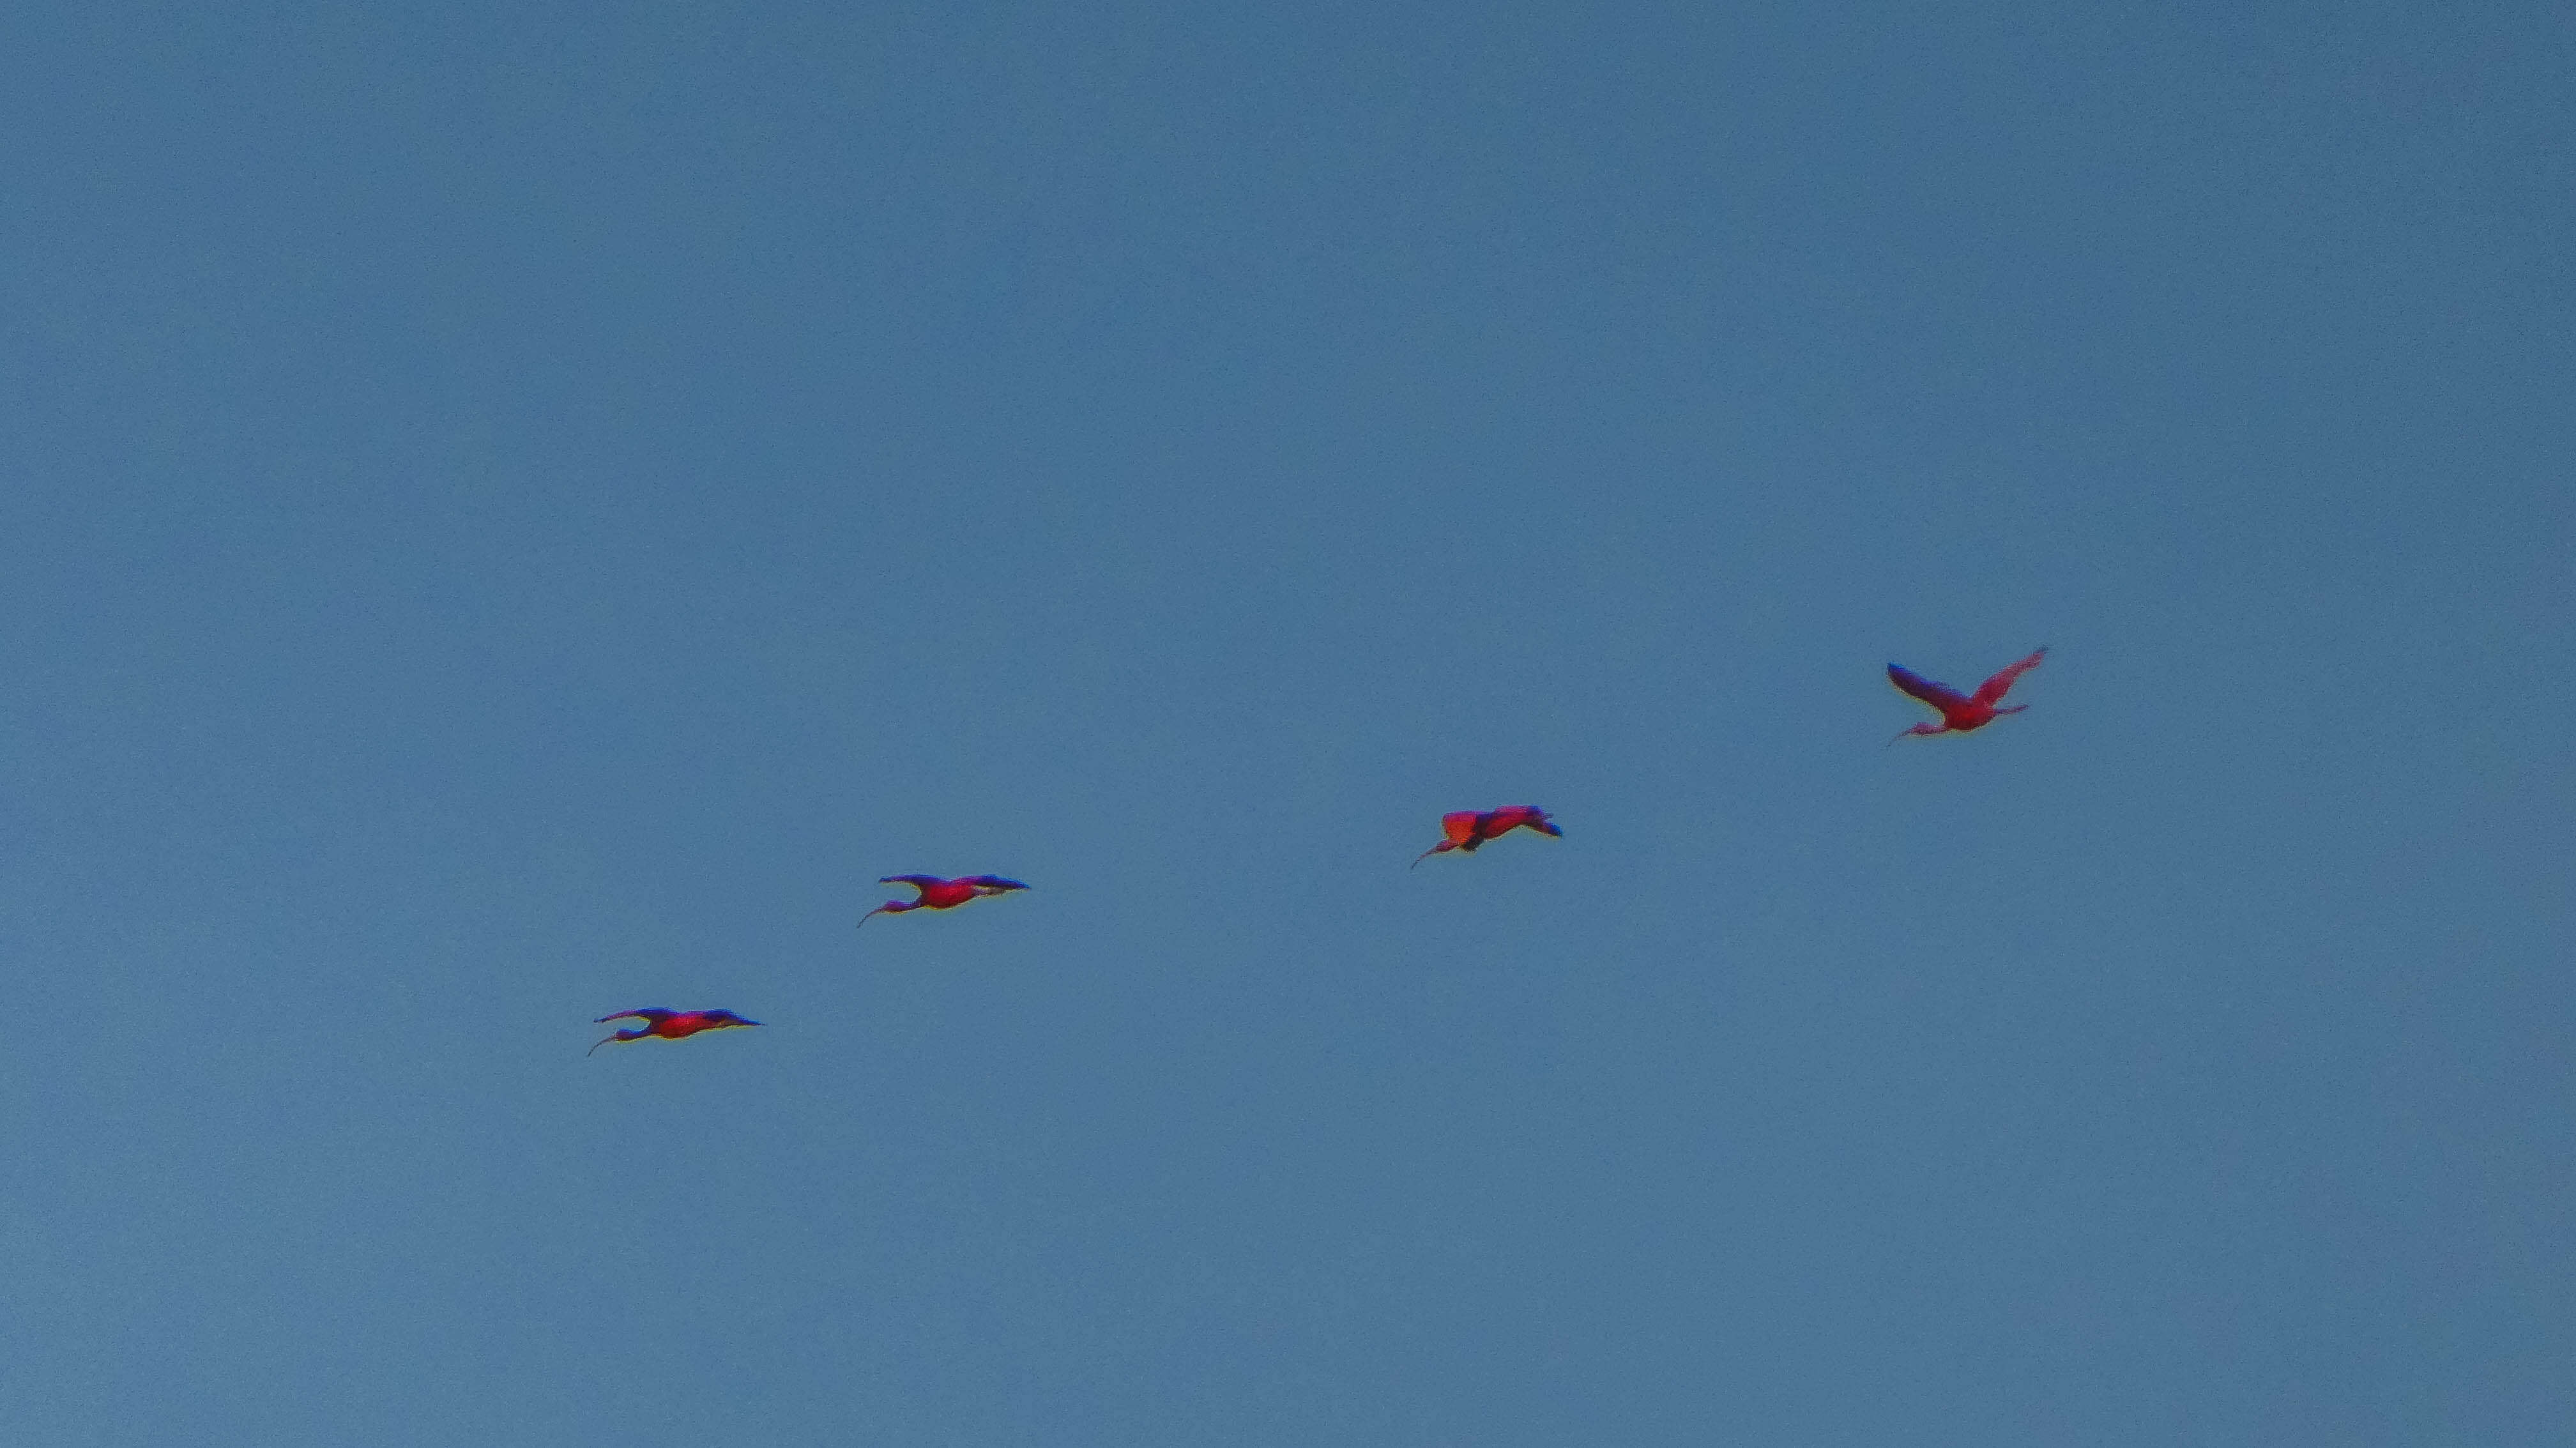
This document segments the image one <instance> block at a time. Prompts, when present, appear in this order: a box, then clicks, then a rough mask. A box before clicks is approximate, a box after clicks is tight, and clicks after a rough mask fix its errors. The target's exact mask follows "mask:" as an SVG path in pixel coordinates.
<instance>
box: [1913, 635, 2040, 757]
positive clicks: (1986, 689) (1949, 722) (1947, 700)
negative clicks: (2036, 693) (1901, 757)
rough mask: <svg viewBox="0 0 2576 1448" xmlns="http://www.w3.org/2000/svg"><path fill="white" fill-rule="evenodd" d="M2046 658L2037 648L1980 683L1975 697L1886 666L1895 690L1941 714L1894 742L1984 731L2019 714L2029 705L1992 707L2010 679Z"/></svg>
mask: <svg viewBox="0 0 2576 1448" xmlns="http://www.w3.org/2000/svg"><path fill="white" fill-rule="evenodd" d="M2046 657H2048V650H2047V649H2045V648H2042V649H2040V650H2039V651H2038V652H2036V653H2034V654H2032V655H2031V656H2030V657H2029V658H2026V659H2024V660H2022V661H2021V662H2020V663H2017V664H2013V665H2010V666H2008V667H2006V668H2005V669H2004V670H2003V671H2002V672H2000V673H1998V674H1996V675H1995V676H1994V677H1993V678H1991V679H1988V680H1986V681H1985V682H1984V683H1982V684H1979V685H1978V686H1977V692H1975V693H1974V694H1962V693H1960V692H1959V691H1958V690H1956V689H1953V688H1951V687H1950V686H1949V685H1947V684H1936V683H1933V682H1932V681H1931V680H1930V679H1927V678H1925V677H1923V676H1922V675H1921V674H1918V673H1916V672H1914V671H1913V670H1912V669H1909V668H1906V667H1905V666H1903V665H1902V664H1890V665H1888V666H1887V677H1888V680H1889V682H1891V683H1893V684H1895V685H1896V687H1898V688H1900V689H1903V690H1904V691H1905V692H1907V693H1909V694H1912V695H1913V696H1914V697H1915V698H1917V699H1920V700H1922V701H1923V702H1924V703H1926V704H1929V705H1931V706H1932V707H1933V708H1935V709H1938V710H1940V711H1941V722H1940V723H1938V724H1917V725H1915V726H1914V727H1913V728H1911V729H1908V730H1906V731H1905V732H1904V733H1903V734H1899V735H1897V736H1896V739H1902V738H1904V737H1905V736H1906V735H1907V734H1948V733H1952V732H1956V733H1960V734H1965V733H1967V732H1968V731H1969V730H1971V729H1983V728H1985V727H1986V726H1987V725H1989V724H1992V723H1993V722H1995V720H1997V719H1998V718H2001V717H2002V716H2004V715H2006V714H2018V713H2020V712H2021V711H2022V710H2024V709H2027V708H2029V707H2030V706H2029V705H2028V704H2015V705H2013V706H2012V707H2011V708H2009V709H1998V708H1996V707H1995V704H1996V703H1997V702H1998V701H1999V700H2001V699H2002V698H2003V696H2004V691H2005V690H2007V689H2010V688H2011V687H2012V686H2013V680H2015V679H2018V678H2020V677H2021V676H2022V675H2023V674H2024V673H2026V672H2028V671H2029V670H2031V669H2035V668H2038V667H2039V661H2040V660H2041V659H2044V658H2046ZM1896 739H1890V740H1889V741H1887V742H1888V743H1889V744H1894V743H1895V742H1896Z"/></svg>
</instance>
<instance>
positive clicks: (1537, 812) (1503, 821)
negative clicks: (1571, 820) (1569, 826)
mask: <svg viewBox="0 0 2576 1448" xmlns="http://www.w3.org/2000/svg"><path fill="white" fill-rule="evenodd" d="M1494 824H1495V825H1496V826H1497V828H1496V829H1495V830H1494V833H1496V834H1501V833H1502V832H1503V831H1504V830H1508V829H1513V828H1515V827H1517V826H1521V825H1527V826H1528V827H1529V828H1531V829H1534V830H1536V831H1538V832H1539V833H1540V834H1543V835H1557V836H1563V835H1564V833H1565V831H1563V830H1561V829H1558V828H1557V827H1556V821H1554V820H1552V819H1549V818H1548V817H1547V811H1546V810H1543V809H1540V808H1539V807H1538V806H1537V805H1534V804H1511V805H1505V806H1503V807H1502V808H1501V809H1498V810H1496V811H1494Z"/></svg>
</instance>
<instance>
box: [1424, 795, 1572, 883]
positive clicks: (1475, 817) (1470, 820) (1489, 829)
mask: <svg viewBox="0 0 2576 1448" xmlns="http://www.w3.org/2000/svg"><path fill="white" fill-rule="evenodd" d="M1523 826H1527V827H1529V828H1530V829H1534V830H1536V831H1538V832H1539V833H1540V834H1543V835H1556V836H1559V837H1562V836H1563V835H1564V834H1565V831H1563V830H1561V829H1558V828H1557V827H1556V821H1554V820H1551V819H1549V818H1548V817H1547V811H1546V810H1543V809H1540V808H1539V807H1538V806H1537V805H1534V804H1507V805H1504V806H1503V807H1502V808H1500V809H1485V810H1476V809H1462V810H1459V811H1458V812H1456V813H1455V814H1445V815H1442V816H1441V817H1440V829H1441V832H1442V833H1443V834H1446V835H1447V836H1448V837H1449V838H1447V839H1445V840H1442V841H1441V842H1440V843H1438V844H1436V845H1433V846H1432V847H1431V848H1430V849H1427V850H1424V851H1423V852H1422V853H1421V854H1418V855H1416V856H1414V857H1413V864H1414V865H1419V864H1421V863H1422V862H1423V861H1425V860H1427V859H1430V858H1431V857H1432V856H1433V855H1444V854H1447V853H1448V852H1449V851H1451V850H1463V851H1465V852H1466V853H1468V854H1471V855H1472V854H1474V853H1476V847H1477V846H1478V845H1481V844H1483V843H1484V842H1485V841H1487V840H1490V839H1492V838H1494V837H1495V836H1497V835H1501V834H1504V833H1507V832H1509V831H1511V830H1516V829H1520V828H1521V827H1523ZM1412 867H1413V866H1412V865H1408V866H1406V867H1405V868H1406V869H1411V868H1412Z"/></svg>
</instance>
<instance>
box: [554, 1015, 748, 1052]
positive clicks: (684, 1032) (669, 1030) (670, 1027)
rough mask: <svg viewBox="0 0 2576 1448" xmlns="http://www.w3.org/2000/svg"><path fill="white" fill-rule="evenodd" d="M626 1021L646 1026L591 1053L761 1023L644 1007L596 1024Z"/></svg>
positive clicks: (606, 1039)
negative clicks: (623, 1043) (611, 1046)
mask: <svg viewBox="0 0 2576 1448" xmlns="http://www.w3.org/2000/svg"><path fill="white" fill-rule="evenodd" d="M624 1020H638V1021H642V1022H643V1023H644V1025H643V1028H642V1029H640V1030H633V1031H619V1032H618V1033H617V1034H615V1035H613V1036H602V1037H601V1038H600V1039H599V1040H597V1041H596V1042H593V1043H592V1045H591V1048H590V1049H591V1050H592V1051H596V1050H598V1049H599V1048H600V1047H601V1046H605V1045H607V1044H609V1043H610V1042H612V1041H640V1040H643V1039H644V1038H645V1037H647V1036H659V1037H661V1038H662V1039H663V1040H666V1041H677V1040H680V1039H682V1038H684V1037H688V1036H694V1035H696V1034H697V1033H698V1032H700V1031H727V1030H731V1029H733V1028H734V1027H736V1026H756V1025H759V1024H760V1022H758V1021H746V1020H744V1019H743V1018H742V1017H740V1016H738V1015H735V1014H734V1013H733V1012H731V1011H666V1010H663V1009H661V1008H660V1007H658V1006H645V1007H643V1008H642V1009H639V1010H632V1011H619V1012H618V1013H617V1014H615V1015H613V1016H601V1017H600V1018H599V1019H598V1021H597V1022H595V1024H597V1025H603V1026H604V1025H607V1024H608V1023H609V1022H610V1021H624ZM584 1054H585V1055H586V1054H588V1052H585V1053H584Z"/></svg>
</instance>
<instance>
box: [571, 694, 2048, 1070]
mask: <svg viewBox="0 0 2576 1448" xmlns="http://www.w3.org/2000/svg"><path fill="white" fill-rule="evenodd" d="M2047 655H2048V650H2047V649H2045V648H2041V649H2037V650H2034V651H2033V652H2032V653H2031V655H2030V657H2028V658H2025V659H2022V660H2019V661H2018V662H2015V663H2013V664H2009V665H2007V666H2005V667H2004V668H2002V669H2000V670H1998V671H1996V673H1995V674H1994V676H1993V677H1992V678H1989V679H1987V680H1986V681H1985V682H1984V683H1982V684H1979V685H1978V686H1977V691H1976V692H1975V693H1973V694H1962V693H1960V692H1959V691H1958V690H1956V689H1953V688H1951V687H1950V686H1949V685H1947V684H1940V683H1935V682H1933V681H1932V680H1930V679H1927V678H1925V677H1923V676H1922V675H1921V674H1918V673H1916V672H1914V671H1913V670H1912V669H1909V668H1906V667H1905V666H1904V665H1902V664H1890V665H1888V666H1887V678H1888V682H1890V683H1892V684H1894V685H1896V687H1897V688H1899V689H1902V690H1904V691H1905V692H1906V693H1908V694H1911V695H1913V696H1914V697H1915V698H1917V699H1920V700H1922V701H1923V702H1924V703H1926V704H1928V705H1930V706H1932V707H1933V708H1934V709H1937V710H1939V711H1940V714H1941V722H1940V723H1938V724H1934V723H1931V722H1929V721H1926V722H1924V723H1921V724H1917V725H1915V726H1914V727H1913V728H1911V729H1906V730H1902V731H1900V732H1899V733H1898V734H1897V736H1896V739H1890V740H1889V741H1887V742H1888V744H1889V745H1891V746H1893V745H1894V744H1895V743H1896V740H1897V739H1905V738H1910V737H1912V736H1914V735H1917V734H1965V733H1967V732H1968V731H1969V730H1972V729H1983V728H1984V727H1986V726H1987V725H1989V724H1992V723H1993V722H1995V721H1996V720H1997V719H2000V718H2002V717H2003V716H2004V715H2006V714H2018V713H2020V712H2021V711H2022V710H2024V709H2027V708H2029V707H2030V706H2029V705H2027V704H2015V705H2013V706H2012V707H2011V708H2009V709H2007V708H2004V707H2002V704H2003V698H2004V695H2005V694H2006V693H2007V692H2009V691H2010V690H2011V689H2012V686H2013V682H2014V681H2015V680H2017V679H2019V678H2020V677H2021V676H2022V675H2023V674H2024V673H2026V672H2028V671H2030V670H2032V669H2035V668H2037V667H2039V661H2040V660H2041V659H2043V658H2045V657H2047ZM1520 829H1526V830H1534V831H1536V832H1538V833H1539V834H1543V835H1552V836H1558V837H1562V836H1563V835H1564V834H1565V831H1563V830H1561V829H1558V828H1557V827H1556V821H1555V820H1553V819H1550V818H1549V817H1548V813H1547V811H1546V810H1543V809H1540V808H1539V807H1538V806H1537V805H1534V804H1512V805H1504V806H1502V807H1501V808H1499V809H1485V810H1475V809H1462V810H1457V811H1454V812H1452V813H1449V814H1445V815H1442V816H1441V817H1440V833H1441V836H1442V838H1441V840H1440V843H1438V844H1436V845H1433V846H1432V847H1431V848H1430V849H1427V850H1425V851H1423V852H1422V853H1421V854H1419V855H1416V856H1414V857H1413V863H1414V864H1415V865H1419V864H1421V863H1422V862H1423V861H1425V860H1427V859H1430V858H1431V857H1432V856H1433V855H1445V854H1447V853H1449V852H1450V851H1452V850H1455V851H1457V852H1458V853H1460V854H1462V855H1472V854H1474V853H1475V852H1476V851H1477V849H1478V848H1479V847H1481V846H1482V845H1483V844H1484V843H1485V842H1486V841H1488V840H1493V839H1499V838H1501V837H1502V836H1504V835H1507V834H1509V833H1511V832H1512V831H1514V830H1520ZM1408 868H1410V867H1408ZM878 883H880V884H886V885H910V886H911V887H912V888H913V898H912V899H909V900H888V901H887V902H886V903H884V904H883V905H880V906H878V907H877V908H875V909H874V910H871V911H869V912H868V913H867V914H865V915H862V916H860V917H859V924H861V925H863V926H864V925H866V924H867V923H868V921H870V920H872V919H874V918H875V917H877V916H879V915H901V914H903V913H904V912H906V911H910V910H954V909H956V908H957V907H958V906H960V905H963V904H965V903H966V902H967V901H969V900H981V899H983V898H984V897H985V896H988V895H1008V894H1010V893H1011V892H1012V891H1014V890H1025V889H1027V888H1029V887H1028V886H1027V885H1025V884H1023V883H1021V882H1020V881H1017V880H1012V879H1006V878H1004V877H1003V876H1000V875H960V876H958V877H957V878H955V879H953V880H950V879H942V878H940V877H939V876H937V875H888V876H886V877H885V878H884V879H883V880H881V881H879V882H878ZM626 1020H635V1021H642V1022H643V1023H644V1024H643V1025H642V1026H639V1027H637V1028H635V1029H633V1030H620V1031H618V1032H617V1033H616V1034H614V1035H610V1036H603V1037H601V1038H600V1040H599V1041H598V1042H596V1043H595V1044H593V1045H592V1046H591V1048H590V1049H591V1050H592V1051H593V1052H596V1051H597V1050H598V1049H599V1048H600V1047H601V1046H607V1045H613V1044H616V1043H619V1042H623V1041H642V1040H648V1039H655V1038H658V1039H661V1040H665V1041H679V1040H685V1039H687V1038H688V1037H690V1036H694V1035H696V1034H698V1033H699V1032H701V1031H726V1030H732V1029H734V1028H736V1027H739V1026H756V1025H759V1024H760V1022H758V1021H752V1020H745V1019H743V1018H742V1017H741V1016H738V1015H735V1014H734V1013H733V1012H731V1011H720V1010H705V1011H674V1010H665V1009H663V1008H662V1007H660V1006H645V1007H642V1008H640V1009H637V1010H631V1011H619V1012H618V1013H616V1014H615V1015H610V1016H601V1017H600V1018H599V1020H598V1022H597V1024H599V1025H603V1026H604V1025H606V1024H608V1023H609V1022H610V1021H626Z"/></svg>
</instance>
